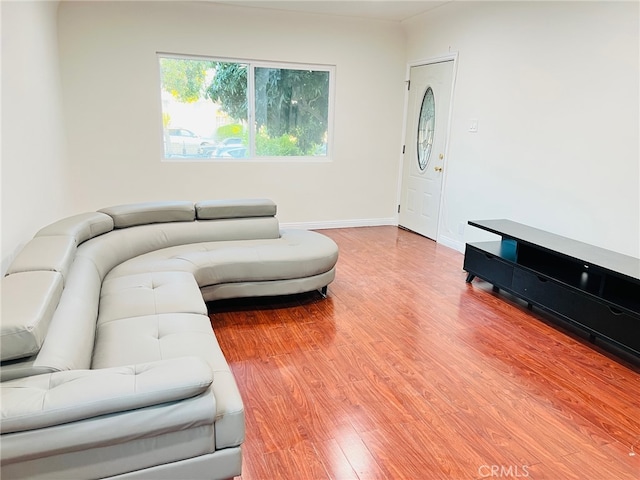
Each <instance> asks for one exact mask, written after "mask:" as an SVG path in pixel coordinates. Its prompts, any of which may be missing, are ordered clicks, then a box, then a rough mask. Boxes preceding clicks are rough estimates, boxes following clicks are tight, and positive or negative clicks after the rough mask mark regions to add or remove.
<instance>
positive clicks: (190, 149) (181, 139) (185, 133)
mask: <svg viewBox="0 0 640 480" xmlns="http://www.w3.org/2000/svg"><path fill="white" fill-rule="evenodd" d="M168 133H169V135H168V139H169V140H168V145H166V146H165V154H166V155H167V156H186V157H195V156H201V155H202V154H203V147H205V146H207V145H210V144H211V143H210V142H209V141H208V140H206V139H204V138H202V137H200V136H199V135H197V134H196V133H194V132H192V131H191V130H187V129H186V128H169V129H168ZM165 136H166V135H165Z"/></svg>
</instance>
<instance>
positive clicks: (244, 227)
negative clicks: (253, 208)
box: [76, 217, 280, 278]
mask: <svg viewBox="0 0 640 480" xmlns="http://www.w3.org/2000/svg"><path fill="white" fill-rule="evenodd" d="M279 236H280V228H279V224H278V220H277V219H276V217H253V218H229V219H220V220H205V221H195V222H173V223H156V224H152V225H139V226H136V227H131V228H122V229H116V230H114V231H113V232H111V233H109V235H102V236H100V237H97V238H93V239H91V240H89V241H88V242H85V243H84V244H83V245H81V246H80V247H79V248H78V252H77V254H76V257H83V258H87V259H90V260H91V261H92V262H93V263H94V264H95V265H96V267H97V269H98V272H99V273H100V276H101V278H104V277H105V276H106V275H107V274H108V273H109V272H110V271H111V269H113V268H115V267H117V266H118V265H120V264H121V263H123V262H125V261H127V260H129V259H131V258H134V257H137V256H139V255H144V254H146V253H149V252H154V251H157V250H161V249H164V248H168V247H174V246H177V245H187V244H193V243H202V242H217V241H228V240H254V239H273V238H278V237H279Z"/></svg>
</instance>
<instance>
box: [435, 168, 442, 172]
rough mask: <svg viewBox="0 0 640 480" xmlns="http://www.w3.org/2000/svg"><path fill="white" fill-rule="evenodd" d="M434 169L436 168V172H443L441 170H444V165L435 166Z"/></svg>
mask: <svg viewBox="0 0 640 480" xmlns="http://www.w3.org/2000/svg"><path fill="white" fill-rule="evenodd" d="M433 169H434V170H435V171H436V172H441V171H442V167H433Z"/></svg>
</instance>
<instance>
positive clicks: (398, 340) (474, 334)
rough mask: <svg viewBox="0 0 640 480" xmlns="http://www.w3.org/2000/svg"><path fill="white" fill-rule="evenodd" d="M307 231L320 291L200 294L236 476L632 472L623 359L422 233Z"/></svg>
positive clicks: (601, 475)
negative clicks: (230, 421) (239, 450)
mask: <svg viewBox="0 0 640 480" xmlns="http://www.w3.org/2000/svg"><path fill="white" fill-rule="evenodd" d="M322 233H324V234H326V235H327V236H329V237H331V238H333V239H334V240H335V241H336V243H338V245H339V247H340V259H339V261H338V269H337V276H336V280H335V281H334V282H333V283H331V284H330V285H329V292H328V297H327V298H326V299H322V298H321V296H320V295H319V294H318V293H317V292H316V293H310V294H304V295H300V296H293V297H286V298H276V299H252V300H246V299H244V300H241V301H224V302H216V303H213V304H210V306H209V307H210V312H211V319H212V324H213V326H214V329H215V332H216V335H217V337H218V340H219V342H220V344H221V346H222V349H223V351H224V353H225V356H226V358H227V360H228V361H229V364H230V366H231V368H232V370H233V372H234V374H235V376H236V380H237V383H238V386H239V388H240V391H241V393H242V396H243V400H244V403H245V410H246V430H247V433H246V441H245V444H244V447H243V457H244V463H243V474H242V476H241V477H239V478H241V479H242V480H256V479H259V480H272V479H278V480H284V479H296V480H306V479H309V480H316V479H363V480H365V479H366V480H369V479H439V478H442V479H447V478H454V479H458V478H460V479H474V478H496V477H499V478H531V479H590V480H595V479H639V478H640V369H639V368H638V367H637V365H634V364H632V363H627V362H625V361H624V360H623V359H622V358H620V357H616V356H614V355H612V354H609V353H607V352H605V351H603V350H601V349H600V348H599V347H597V346H594V345H593V344H590V343H589V342H588V341H587V340H585V339H583V338H581V337H580V336H578V335H576V334H575V333H573V332H571V331H568V330H564V329H562V328H561V327H559V326H557V325H556V324H554V323H552V322H550V321H549V319H548V317H545V316H544V315H543V314H541V313H540V312H539V311H537V310H534V311H533V312H531V311H528V310H527V309H526V305H525V304H524V303H522V302H519V301H517V300H515V299H513V298H510V297H507V296H504V295H502V294H496V293H494V292H492V291H491V285H489V284H486V283H484V282H482V281H480V280H477V279H476V280H475V281H474V282H473V283H472V284H471V285H468V284H465V273H464V272H463V270H462V261H463V255H462V254H460V253H459V252H457V251H454V250H452V249H450V248H447V247H443V246H441V245H437V244H436V243H435V242H433V241H431V240H428V239H426V238H423V237H421V236H419V235H416V234H413V233H410V232H407V231H403V230H400V229H398V228H396V227H364V228H352V229H336V230H323V231H322ZM634 453H635V455H634Z"/></svg>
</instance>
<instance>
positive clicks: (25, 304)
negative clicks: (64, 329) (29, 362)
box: [0, 271, 62, 361]
mask: <svg viewBox="0 0 640 480" xmlns="http://www.w3.org/2000/svg"><path fill="white" fill-rule="evenodd" d="M2 295H3V298H2V328H1V330H0V354H1V359H2V360H3V361H4V360H11V359H14V358H21V357H28V356H30V355H33V354H34V353H37V352H38V351H39V350H40V347H41V346H42V343H43V342H44V339H45V336H46V334H47V329H48V328H49V323H50V320H51V317H52V316H53V312H54V311H55V309H56V307H57V306H58V301H59V299H60V296H61V295H62V274H60V273H58V272H49V271H40V272H20V273H14V274H13V275H9V276H7V277H5V278H4V279H3V282H2Z"/></svg>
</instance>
